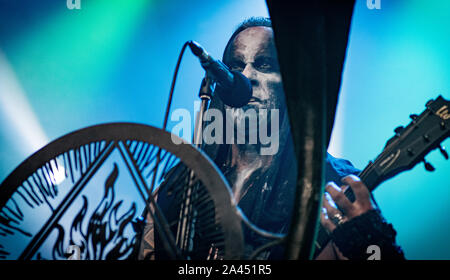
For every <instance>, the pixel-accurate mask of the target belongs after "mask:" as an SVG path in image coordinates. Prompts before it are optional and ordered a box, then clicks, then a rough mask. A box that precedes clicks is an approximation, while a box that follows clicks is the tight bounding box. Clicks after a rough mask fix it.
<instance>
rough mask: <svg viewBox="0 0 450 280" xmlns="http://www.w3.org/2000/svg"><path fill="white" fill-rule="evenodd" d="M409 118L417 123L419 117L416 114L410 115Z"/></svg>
mask: <svg viewBox="0 0 450 280" xmlns="http://www.w3.org/2000/svg"><path fill="white" fill-rule="evenodd" d="M409 117H410V118H411V120H413V121H415V120H416V119H417V118H418V117H419V116H418V115H416V114H411V115H409Z"/></svg>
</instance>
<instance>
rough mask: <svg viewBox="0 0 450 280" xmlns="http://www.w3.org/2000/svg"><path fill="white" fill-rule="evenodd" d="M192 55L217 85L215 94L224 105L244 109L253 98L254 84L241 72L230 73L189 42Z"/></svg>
mask: <svg viewBox="0 0 450 280" xmlns="http://www.w3.org/2000/svg"><path fill="white" fill-rule="evenodd" d="M188 45H189V47H190V49H191V51H192V53H193V54H194V55H195V56H197V57H198V58H199V59H200V64H201V65H202V67H203V69H205V70H206V71H207V73H208V74H210V76H211V77H212V79H213V80H214V81H215V82H216V83H217V85H216V89H215V91H214V92H215V93H216V94H218V95H219V97H220V99H221V100H222V101H223V103H225V104H227V105H228V106H231V107H238V108H239V107H242V106H244V105H246V104H247V103H248V102H249V101H250V98H251V97H252V92H253V91H252V84H251V83H250V80H249V79H247V77H245V76H244V75H242V73H241V72H238V71H230V69H228V67H227V66H226V65H225V64H224V63H223V62H221V61H220V60H216V59H214V58H213V57H212V56H210V55H209V54H208V52H207V51H206V50H205V49H204V48H203V47H202V46H200V44H198V43H197V42H195V41H189V42H188Z"/></svg>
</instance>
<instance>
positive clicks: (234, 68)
mask: <svg viewBox="0 0 450 280" xmlns="http://www.w3.org/2000/svg"><path fill="white" fill-rule="evenodd" d="M230 70H232V71H239V72H242V71H244V66H243V65H238V64H232V65H230Z"/></svg>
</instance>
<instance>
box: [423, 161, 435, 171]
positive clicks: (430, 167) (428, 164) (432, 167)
mask: <svg viewBox="0 0 450 280" xmlns="http://www.w3.org/2000/svg"><path fill="white" fill-rule="evenodd" d="M423 163H424V164H425V169H426V170H427V171H430V172H432V171H434V170H436V168H434V166H433V165H431V163H429V162H428V161H426V160H425V159H424V160H423Z"/></svg>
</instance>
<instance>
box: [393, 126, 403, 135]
mask: <svg viewBox="0 0 450 280" xmlns="http://www.w3.org/2000/svg"><path fill="white" fill-rule="evenodd" d="M403 129H404V127H403V126H397V127H396V128H395V129H394V132H395V134H400V133H401V132H402V131H403Z"/></svg>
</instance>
